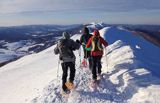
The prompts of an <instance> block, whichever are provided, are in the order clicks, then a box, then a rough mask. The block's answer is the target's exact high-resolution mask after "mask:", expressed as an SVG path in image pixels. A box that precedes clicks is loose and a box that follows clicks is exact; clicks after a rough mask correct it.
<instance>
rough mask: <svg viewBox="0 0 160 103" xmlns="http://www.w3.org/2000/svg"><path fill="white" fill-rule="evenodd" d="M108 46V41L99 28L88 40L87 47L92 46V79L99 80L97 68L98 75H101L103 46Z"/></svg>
mask: <svg viewBox="0 0 160 103" xmlns="http://www.w3.org/2000/svg"><path fill="white" fill-rule="evenodd" d="M102 45H103V46H105V47H107V46H108V43H107V41H105V40H104V39H103V38H102V37H101V36H100V33H99V31H98V30H94V32H93V36H92V37H91V38H90V39H89V40H88V42H87V45H86V48H89V47H91V48H92V49H91V58H92V79H93V81H96V80H97V69H98V75H101V68H102V65H101V58H102V56H103V46H102Z"/></svg>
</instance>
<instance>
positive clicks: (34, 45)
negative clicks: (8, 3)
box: [0, 23, 160, 66]
mask: <svg viewBox="0 0 160 103" xmlns="http://www.w3.org/2000/svg"><path fill="white" fill-rule="evenodd" d="M85 26H87V27H88V28H89V30H90V32H93V30H94V29H95V28H97V29H99V30H100V29H102V28H104V27H111V26H115V27H120V28H123V29H125V30H127V31H132V32H134V33H135V34H138V35H141V36H142V37H144V38H145V39H147V40H149V41H151V42H152V43H154V44H155V45H157V46H160V26H158V25H123V24H114V25H113V24H112V25H111V24H106V23H90V24H85ZM83 27H84V25H81V24H76V25H27V26H12V27H0V66H2V65H5V64H6V63H8V62H10V61H13V60H15V59H18V58H20V57H22V56H25V55H28V54H32V53H37V52H40V51H42V50H44V49H46V48H48V47H50V46H52V45H53V44H55V42H56V41H57V40H58V39H59V38H60V37H61V35H62V32H63V31H67V32H69V33H70V34H71V35H74V34H79V33H81V32H80V31H81V30H82V28H83Z"/></svg>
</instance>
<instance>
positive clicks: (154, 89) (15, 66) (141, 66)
mask: <svg viewBox="0 0 160 103" xmlns="http://www.w3.org/2000/svg"><path fill="white" fill-rule="evenodd" d="M100 34H101V35H102V36H103V37H104V38H105V39H106V40H107V41H108V42H109V44H110V45H109V46H108V47H107V48H106V49H105V53H104V55H103V58H102V72H103V73H102V74H103V78H102V80H101V83H100V86H99V88H98V90H95V91H91V90H90V89H89V87H88V80H89V78H91V72H90V70H89V69H88V68H80V60H82V59H83V58H82V57H83V52H82V48H81V49H80V50H77V51H75V54H76V57H77V59H76V76H75V81H74V82H75V85H76V88H75V90H73V92H72V93H71V94H70V95H69V97H68V98H64V97H62V96H61V95H60V92H61V73H62V71H61V65H60V64H59V60H58V56H57V55H55V54H54V52H53V49H54V47H55V45H54V46H52V47H50V48H48V49H46V50H44V51H42V52H40V53H37V54H31V55H29V56H25V57H23V58H21V59H19V60H17V61H14V62H12V63H9V64H8V65H5V66H3V67H1V68H0V88H1V89H0V103H159V102H160V98H159V96H160V92H159V91H160V81H159V77H160V70H159V69H160V64H159V63H160V59H159V58H160V54H159V53H160V48H159V47H156V46H155V45H153V44H151V43H150V42H148V41H146V40H144V39H143V38H141V37H139V36H138V35H135V34H133V33H131V32H128V31H125V30H123V29H120V28H116V27H104V28H103V29H101V30H100ZM72 38H73V39H75V40H76V39H79V38H80V35H79V34H76V35H74V36H73V37H72Z"/></svg>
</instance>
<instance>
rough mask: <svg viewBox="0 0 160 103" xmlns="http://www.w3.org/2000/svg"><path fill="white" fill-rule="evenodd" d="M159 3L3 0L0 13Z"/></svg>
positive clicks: (127, 8) (125, 7)
mask: <svg viewBox="0 0 160 103" xmlns="http://www.w3.org/2000/svg"><path fill="white" fill-rule="evenodd" d="M146 4H147V5H146ZM159 4H160V1H159V0H1V1H0V10H1V11H0V13H18V12H28V11H62V10H70V11H71V10H82V11H85V10H97V11H98V10H99V11H114V12H119V11H133V10H143V9H146V10H153V9H154V10H157V9H158V10H159V9H160V6H159Z"/></svg>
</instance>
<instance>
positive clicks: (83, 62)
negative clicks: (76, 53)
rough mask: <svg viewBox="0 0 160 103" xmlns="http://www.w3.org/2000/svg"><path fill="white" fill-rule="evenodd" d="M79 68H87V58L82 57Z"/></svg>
mask: <svg viewBox="0 0 160 103" xmlns="http://www.w3.org/2000/svg"><path fill="white" fill-rule="evenodd" d="M81 68H87V60H86V59H83V61H82V63H81Z"/></svg>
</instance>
